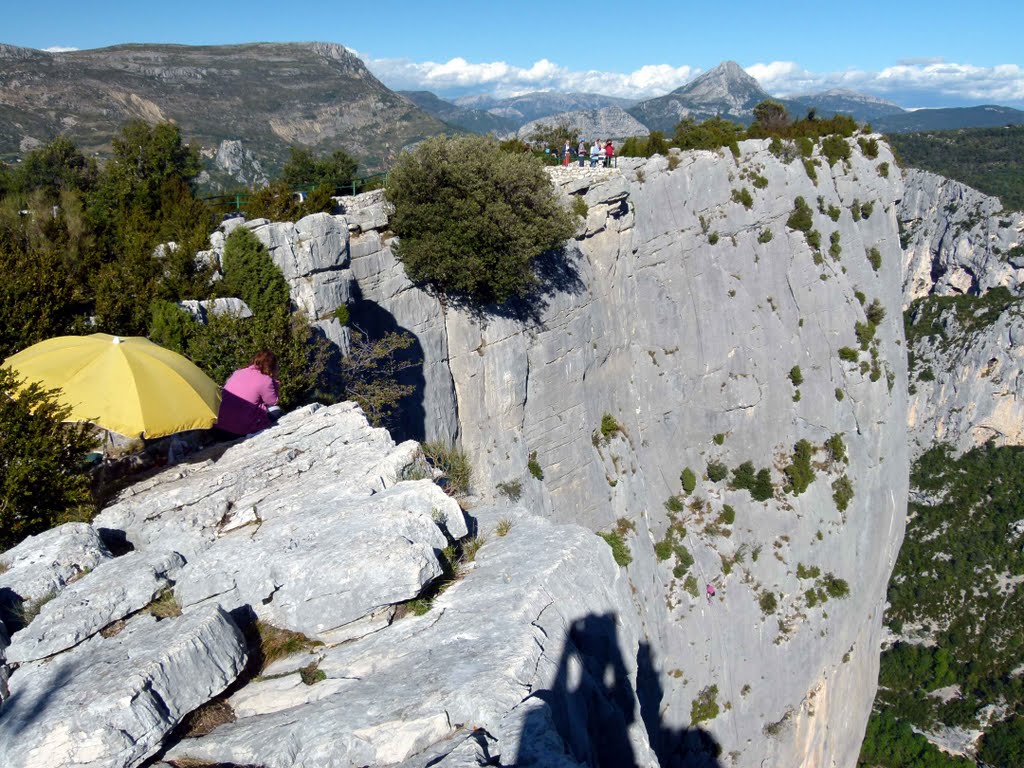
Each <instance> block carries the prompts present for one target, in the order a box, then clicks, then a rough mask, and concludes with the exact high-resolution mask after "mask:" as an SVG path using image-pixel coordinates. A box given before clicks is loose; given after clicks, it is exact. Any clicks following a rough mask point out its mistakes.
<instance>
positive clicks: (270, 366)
mask: <svg viewBox="0 0 1024 768" xmlns="http://www.w3.org/2000/svg"><path fill="white" fill-rule="evenodd" d="M250 365H252V366H253V367H255V368H256V369H257V370H258V371H259V372H260V373H262V374H263V375H265V376H276V375H277V355H275V354H274V353H273V352H271V351H270V350H267V349H261V350H260V351H259V352H257V353H256V357H254V358H253V359H252V363H250Z"/></svg>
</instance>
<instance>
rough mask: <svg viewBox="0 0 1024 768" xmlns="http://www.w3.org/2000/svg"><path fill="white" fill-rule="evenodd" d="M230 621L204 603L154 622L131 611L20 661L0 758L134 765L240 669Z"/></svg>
mask: <svg viewBox="0 0 1024 768" xmlns="http://www.w3.org/2000/svg"><path fill="white" fill-rule="evenodd" d="M246 658H247V657H246V650H245V644H244V642H243V639H242V635H241V633H240V632H239V630H238V627H237V626H236V625H235V623H234V621H233V620H232V619H231V617H230V616H228V615H227V614H226V613H224V611H222V610H220V609H219V608H216V607H210V608H207V609H205V610H203V611H196V612H195V613H193V614H191V615H186V616H180V617H178V618H175V619H164V620H162V621H159V622H158V621H156V620H155V619H153V618H151V617H139V618H138V619H135V620H133V621H131V622H129V623H128V625H127V626H126V627H125V628H124V629H123V630H122V631H121V632H120V633H119V634H117V635H115V636H113V637H110V638H103V637H100V636H98V635H97V636H95V637H94V638H92V639H91V640H88V641H86V642H85V643H82V644H81V645H79V646H77V647H76V648H75V649H73V650H72V651H70V652H68V653H65V654H61V655H59V656H57V657H55V658H54V659H52V660H49V661H47V662H45V663H39V662H36V663H33V664H27V665H22V666H21V667H19V668H18V669H17V670H16V671H15V672H14V674H13V675H12V676H11V679H10V689H11V696H10V698H9V699H8V700H7V701H5V702H4V704H3V717H2V718H0V763H2V764H3V765H4V766H8V767H9V768H30V767H31V768H36V767H37V766H85V765H88V766H95V767H96V768H108V767H109V768H122V767H125V766H136V765H139V764H140V763H141V762H142V761H143V760H145V759H146V758H147V757H149V756H150V755H152V754H154V753H155V752H156V751H157V749H158V748H159V746H160V744H161V741H162V739H163V737H164V735H165V734H166V733H167V732H168V731H170V730H171V729H172V728H173V727H174V726H175V725H177V724H178V723H179V722H180V721H181V719H182V718H183V717H184V716H185V715H186V714H188V713H189V712H190V711H192V710H193V709H195V708H196V707H198V706H199V705H200V704H204V703H205V702H207V701H209V700H210V699H211V698H212V697H213V696H216V695H217V694H219V693H220V692H221V691H223V690H224V689H225V688H226V687H227V686H228V685H229V684H230V683H231V682H233V681H234V679H235V678H236V677H237V676H238V674H239V672H241V670H242V669H243V667H244V666H245V662H246Z"/></svg>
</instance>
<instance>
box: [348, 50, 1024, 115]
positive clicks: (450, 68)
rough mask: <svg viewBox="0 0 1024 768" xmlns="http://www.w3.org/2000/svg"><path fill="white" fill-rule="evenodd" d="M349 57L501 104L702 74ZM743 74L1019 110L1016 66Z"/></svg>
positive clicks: (790, 68)
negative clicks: (539, 93) (542, 94)
mask: <svg viewBox="0 0 1024 768" xmlns="http://www.w3.org/2000/svg"><path fill="white" fill-rule="evenodd" d="M355 53H357V55H360V56H361V57H362V58H363V59H364V61H366V64H367V66H368V67H369V68H370V70H371V71H372V72H373V73H374V74H375V75H376V76H377V77H378V78H380V79H381V80H382V81H383V82H384V83H385V84H386V85H388V86H389V87H391V88H395V89H402V90H416V89H425V90H430V91H434V92H436V93H439V94H441V95H449V96H455V95H462V94H467V93H487V94H490V95H492V96H496V97H498V98H506V97H510V96H518V95H521V94H523V93H529V92H532V91H560V92H582V93H601V94H605V95H607V96H621V97H624V98H636V99H646V98H652V97H655V96H662V95H664V94H666V93H668V92H669V91H672V90H674V89H676V88H678V87H679V86H681V85H684V84H685V83H687V82H689V81H690V80H692V79H693V78H694V77H696V76H697V75H698V74H699V73H700V72H701V70H700V69H699V68H697V67H692V66H688V65H683V66H678V67H676V66H672V65H669V64H645V65H644V66H642V67H640V68H638V69H635V70H633V71H631V72H625V73H622V72H605V71H599V70H571V69H569V68H567V67H564V66H562V65H560V64H558V63H557V62H553V61H550V60H549V59H540V60H539V61H536V62H534V63H533V64H532V65H531V66H529V67H517V66H513V65H511V64H508V63H507V62H504V61H491V62H470V61H467V60H466V59H464V58H462V57H456V58H453V59H450V60H449V61H446V62H440V63H439V62H432V61H426V62H414V61H410V60H408V59H372V58H369V57H368V56H366V55H363V54H359V53H358V52H355ZM746 71H747V72H748V73H749V74H750V75H752V76H753V77H754V78H756V79H757V80H758V81H759V82H760V83H761V86H762V87H763V88H764V89H765V90H766V91H768V92H769V93H771V94H772V95H775V96H783V97H784V96H795V95H798V94H804V93H813V92H818V91H824V90H828V89H831V88H846V89H849V90H854V91H859V92H861V93H866V94H871V95H875V96H879V97H882V98H888V99H892V100H893V101H896V102H897V103H906V104H908V105H910V104H916V103H919V102H921V101H928V102H929V104H930V105H931V106H935V105H938V104H950V105H961V104H966V103H972V104H978V103H992V102H995V103H1003V104H1006V103H1009V104H1015V105H1024V69H1022V67H1021V66H1019V65H1017V64H1000V65H997V66H992V67H979V66H974V65H971V64H958V63H955V62H948V61H945V60H943V59H941V58H919V59H905V60H901V61H897V62H896V63H895V64H894V65H892V66H890V67H886V68H884V69H882V70H879V71H876V72H871V71H867V70H863V69H849V70H844V71H839V72H814V71H811V70H808V69H806V68H804V67H803V66H801V65H800V64H799V63H797V62H794V61H771V62H758V63H755V64H752V65H750V66H748V67H746Z"/></svg>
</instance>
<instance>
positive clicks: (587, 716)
mask: <svg viewBox="0 0 1024 768" xmlns="http://www.w3.org/2000/svg"><path fill="white" fill-rule="evenodd" d="M636 679H637V684H636V689H635V690H634V687H633V683H632V681H631V680H630V678H629V674H628V671H627V667H626V664H625V661H624V658H623V654H622V649H621V647H620V645H619V640H618V631H617V628H616V617H615V615H614V614H592V615H589V616H586V617H585V618H583V619H580V620H579V621H576V622H574V623H573V624H572V626H571V627H570V628H569V631H568V635H567V637H566V642H565V647H564V650H563V652H562V656H561V659H560V660H559V663H558V669H557V672H556V675H555V680H554V683H553V685H552V687H551V688H550V689H548V690H535V691H534V692H533V694H532V695H531V696H530V697H529V698H528V699H527V700H526V701H525V702H524V703H523V705H521V706H524V707H525V708H526V711H527V714H526V715H525V717H524V718H523V725H522V729H521V732H520V737H519V749H518V754H517V756H516V762H515V765H516V766H518V767H519V768H527V767H528V766H539V765H548V764H552V761H553V760H554V759H555V758H556V757H561V756H564V757H565V758H568V759H569V760H572V761H575V762H576V763H578V764H579V765H582V766H587V767H588V768H629V767H630V766H640V765H648V764H649V761H648V760H646V759H645V755H643V754H637V747H639V748H640V749H642V748H643V747H642V742H641V743H638V741H637V739H636V737H637V736H638V735H639V733H638V731H639V729H643V730H645V731H646V733H647V739H648V742H649V744H650V745H651V748H652V750H653V751H654V753H655V755H657V759H658V761H659V763H660V765H661V766H663V768H670V767H671V768H722V764H721V763H720V762H719V760H718V755H719V754H720V753H721V748H720V747H719V745H718V743H717V742H716V741H715V739H714V738H713V737H712V736H711V735H710V734H709V733H707V732H706V731H703V730H702V729H699V728H681V729H674V728H671V727H669V726H666V725H665V724H664V723H662V721H661V713H660V705H661V698H662V694H663V691H662V688H661V684H660V682H659V679H658V673H657V671H656V670H655V668H654V660H653V655H652V653H651V649H650V646H649V645H647V644H646V643H641V644H640V650H639V653H638V655H637V676H636ZM631 731H632V735H633V738H631V736H630V733H631Z"/></svg>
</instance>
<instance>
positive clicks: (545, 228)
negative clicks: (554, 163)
mask: <svg viewBox="0 0 1024 768" xmlns="http://www.w3.org/2000/svg"><path fill="white" fill-rule="evenodd" d="M387 196H388V199H389V200H390V201H391V202H392V204H393V205H394V206H395V213H394V215H393V216H392V218H391V228H392V230H393V231H394V232H395V234H397V235H398V236H399V237H400V241H399V243H398V244H397V246H395V247H394V248H393V250H394V251H395V255H396V256H397V257H398V259H399V260H400V261H401V262H402V263H403V265H404V266H405V269H406V272H407V273H408V275H409V277H410V278H411V279H413V280H414V281H416V282H423V283H426V284H428V285H429V286H431V287H432V288H434V289H435V290H437V291H438V292H440V293H442V294H449V295H454V296H462V297H467V298H470V299H471V300H473V301H476V302H479V303H489V302H497V303H502V302H505V301H507V300H508V299H511V298H513V297H523V296H526V295H527V294H529V292H530V291H531V290H532V289H533V288H534V287H535V286H536V285H537V284H538V278H537V275H536V273H535V271H534V265H533V262H534V259H536V258H537V257H538V256H540V255H541V254H542V253H544V252H545V251H550V250H554V249H556V248H558V247H560V246H561V245H562V244H563V243H564V242H565V241H566V240H567V239H568V238H569V237H570V236H572V234H573V232H574V231H575V226H576V223H575V220H574V217H573V216H572V215H571V214H570V213H569V212H568V211H566V210H565V209H564V208H563V207H562V205H561V204H560V203H559V201H558V198H557V197H556V195H555V192H554V189H553V187H552V184H551V181H550V179H549V178H548V177H547V175H546V174H545V173H544V170H543V168H542V167H541V165H540V164H539V163H538V162H536V161H535V160H533V159H532V158H530V157H529V156H526V155H519V154H510V153H505V152H499V151H498V145H497V142H496V141H494V140H493V139H490V138H486V137H478V136H462V137H457V138H447V137H436V138H433V139H428V140H427V141H425V142H423V143H422V144H420V145H419V146H418V147H417V149H416V151H414V152H408V153H405V154H403V155H402V156H401V157H400V158H399V160H398V162H397V163H396V165H395V167H394V169H393V170H392V171H391V175H390V179H389V181H388V186H387Z"/></svg>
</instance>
